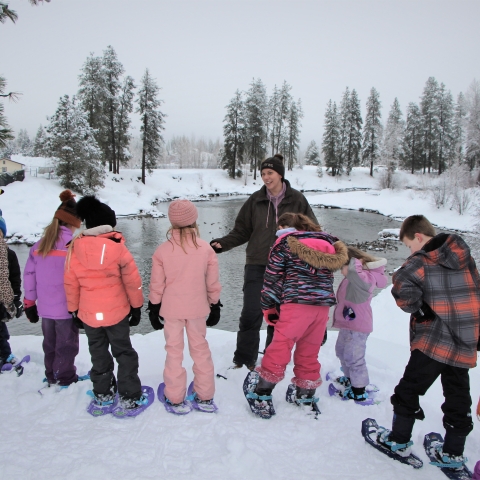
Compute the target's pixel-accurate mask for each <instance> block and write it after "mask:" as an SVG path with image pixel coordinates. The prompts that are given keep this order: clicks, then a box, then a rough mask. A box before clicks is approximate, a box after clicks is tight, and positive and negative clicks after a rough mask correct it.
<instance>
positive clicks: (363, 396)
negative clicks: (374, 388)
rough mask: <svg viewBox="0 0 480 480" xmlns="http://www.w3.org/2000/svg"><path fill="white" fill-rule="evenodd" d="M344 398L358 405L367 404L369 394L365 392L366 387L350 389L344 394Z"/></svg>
mask: <svg viewBox="0 0 480 480" xmlns="http://www.w3.org/2000/svg"><path fill="white" fill-rule="evenodd" d="M343 396H344V398H348V399H350V400H354V401H355V402H356V403H361V402H366V401H367V400H368V393H367V392H366V391H365V387H362V388H356V387H349V388H346V389H345V391H344V392H343Z"/></svg>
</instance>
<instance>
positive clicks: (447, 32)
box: [0, 0, 480, 147]
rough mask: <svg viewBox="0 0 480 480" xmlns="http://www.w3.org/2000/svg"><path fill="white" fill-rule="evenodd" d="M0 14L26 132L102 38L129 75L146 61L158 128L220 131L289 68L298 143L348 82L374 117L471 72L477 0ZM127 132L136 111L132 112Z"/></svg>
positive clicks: (105, 6) (18, 121)
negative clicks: (370, 100) (375, 96)
mask: <svg viewBox="0 0 480 480" xmlns="http://www.w3.org/2000/svg"><path fill="white" fill-rule="evenodd" d="M9 5H10V8H12V9H13V10H16V11H17V13H18V15H19V19H18V21H17V23H16V24H13V23H12V22H10V21H8V22H7V23H5V24H0V45H1V54H0V74H2V75H4V76H5V77H6V78H7V81H8V86H7V88H8V90H9V91H10V90H14V91H19V92H22V93H23V95H22V97H21V100H20V102H18V103H16V104H14V103H11V102H7V103H6V104H5V110H6V115H7V118H8V120H9V123H10V125H11V126H12V127H13V128H14V129H15V130H16V131H17V132H18V130H19V129H20V128H26V129H27V130H28V132H29V134H30V136H34V135H35V133H36V131H37V129H38V126H39V125H40V124H41V123H42V124H44V125H46V124H47V123H48V122H47V120H46V116H47V115H52V114H53V113H54V112H55V110H56V107H57V103H58V99H59V97H60V96H62V95H64V94H69V95H73V94H75V93H76V92H77V89H78V74H79V73H80V69H81V67H82V65H83V63H84V61H85V59H86V58H87V56H88V55H89V53H90V52H94V53H95V54H96V55H101V54H102V52H103V50H104V49H105V47H106V46H107V45H109V44H110V45H112V46H113V47H114V49H115V50H116V52H117V55H118V57H119V60H120V61H121V62H122V63H123V65H124V67H125V70H126V73H127V74H129V75H131V76H132V77H133V78H134V79H135V80H136V82H137V85H138V82H139V80H140V78H141V76H142V74H143V73H144V71H145V68H149V70H150V71H151V73H152V75H153V76H154V77H155V78H156V79H157V81H158V84H159V85H160V86H161V87H162V91H161V98H162V99H163V100H164V101H165V104H164V105H163V111H164V112H165V113H166V114H167V115H168V118H167V119H166V120H167V123H166V131H165V138H166V139H168V138H169V137H170V136H171V135H182V134H185V135H191V134H195V135H196V136H197V137H200V136H204V137H207V138H217V137H222V126H223V118H224V116H225V106H226V105H227V104H228V102H229V101H230V99H231V98H232V97H233V94H234V92H235V90H236V89H237V88H239V89H241V90H246V89H248V86H249V83H250V82H251V80H252V78H253V77H255V78H261V79H262V81H263V82H264V84H265V85H266V86H267V89H268V93H269V94H270V93H271V91H272V88H273V86H274V85H275V84H277V85H279V86H280V85H281V84H282V83H283V81H284V80H287V82H288V83H290V85H292V87H293V89H292V94H293V96H294V97H295V98H299V97H300V98H301V99H302V102H303V108H304V113H305V117H304V119H303V122H302V123H303V128H302V135H301V143H302V146H303V147H305V146H306V145H307V144H308V142H310V140H312V139H314V140H316V141H317V143H320V142H321V138H322V130H323V117H324V113H325V107H326V104H327V102H328V100H329V99H330V98H331V99H333V100H336V101H337V103H338V102H339V101H340V99H341V95H342V93H343V91H344V90H345V87H346V86H349V87H350V89H352V88H355V89H356V90H357V92H358V93H359V96H360V100H361V103H362V109H363V110H364V108H365V102H366V100H367V96H368V93H369V91H370V88H371V87H372V86H375V88H376V89H377V90H378V91H379V92H380V99H381V101H382V104H383V117H384V119H385V117H386V116H387V115H388V111H389V109H390V105H391V104H392V102H393V100H394V98H395V96H397V97H398V99H399V101H400V105H401V107H402V111H403V112H405V108H406V105H407V104H408V102H410V101H418V99H419V96H420V95H421V93H422V91H423V87H424V85H425V82H426V80H427V78H428V77H429V76H434V77H436V79H437V80H438V81H439V82H444V83H445V84H446V86H447V88H448V89H450V90H451V91H452V93H453V95H454V98H456V96H457V94H458V93H459V92H460V91H465V90H466V89H467V87H468V85H469V84H470V83H471V82H472V80H473V79H474V78H477V79H478V78H480V62H479V60H480V58H479V57H480V56H479V46H480V28H479V27H478V25H479V23H478V22H479V19H480V1H478V0H449V1H444V0H411V1H407V0H403V1H396V0H353V1H350V0H336V1H334V0H330V1H324V0H311V1H310V0H309V1H302V0H288V1H282V0H252V1H250V0H196V1H193V0H169V1H163V0H130V1H125V0H52V1H51V3H45V4H44V5H40V6H38V7H33V6H31V5H30V3H29V2H28V0H11V1H10V2H9ZM134 126H135V127H137V128H136V129H135V130H134V132H133V133H134V135H138V134H139V132H138V120H137V118H135V119H134Z"/></svg>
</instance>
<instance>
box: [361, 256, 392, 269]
mask: <svg viewBox="0 0 480 480" xmlns="http://www.w3.org/2000/svg"><path fill="white" fill-rule="evenodd" d="M386 264H387V259H386V258H377V260H375V261H374V262H367V263H366V264H365V266H366V267H367V268H368V269H369V270H375V269H376V268H379V267H384V266H385V265H386Z"/></svg>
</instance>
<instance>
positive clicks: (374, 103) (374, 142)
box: [362, 87, 382, 177]
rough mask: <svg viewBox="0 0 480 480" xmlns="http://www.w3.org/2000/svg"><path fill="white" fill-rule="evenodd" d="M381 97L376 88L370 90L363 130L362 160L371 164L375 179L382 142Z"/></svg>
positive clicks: (371, 173) (371, 172) (371, 171)
mask: <svg viewBox="0 0 480 480" xmlns="http://www.w3.org/2000/svg"><path fill="white" fill-rule="evenodd" d="M381 106H382V104H381V103H380V95H379V94H378V92H377V90H375V88H374V87H372V89H371V90H370V96H369V97H368V100H367V114H366V116H365V127H364V129H363V152H362V160H363V162H365V163H370V176H372V177H373V165H374V164H375V162H376V161H377V159H378V157H379V156H380V144H381V140H382V123H381V118H382V112H381V111H380V109H381Z"/></svg>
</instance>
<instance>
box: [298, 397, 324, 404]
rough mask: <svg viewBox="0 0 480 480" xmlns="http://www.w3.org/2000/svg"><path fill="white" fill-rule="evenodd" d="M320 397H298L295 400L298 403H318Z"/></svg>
mask: <svg viewBox="0 0 480 480" xmlns="http://www.w3.org/2000/svg"><path fill="white" fill-rule="evenodd" d="M319 400H320V399H319V397H310V398H297V399H295V402H297V403H318V402H319Z"/></svg>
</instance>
